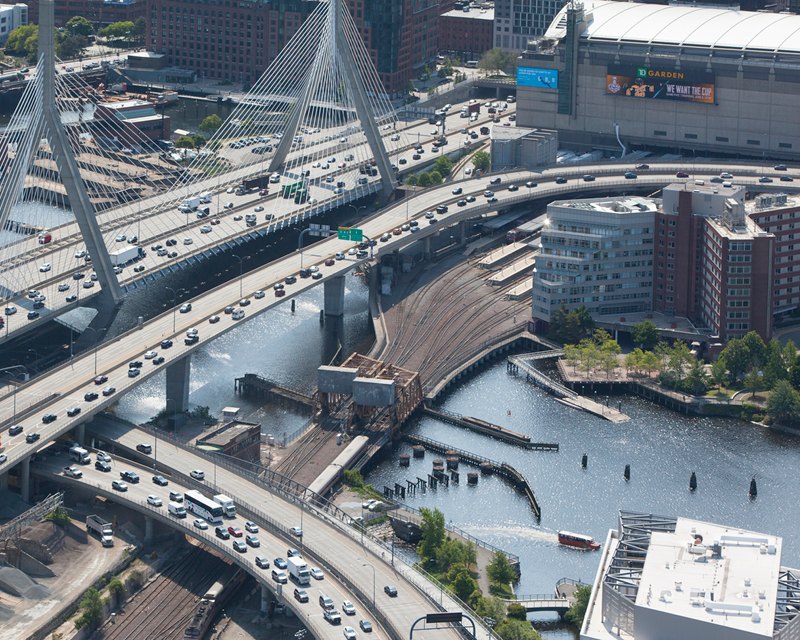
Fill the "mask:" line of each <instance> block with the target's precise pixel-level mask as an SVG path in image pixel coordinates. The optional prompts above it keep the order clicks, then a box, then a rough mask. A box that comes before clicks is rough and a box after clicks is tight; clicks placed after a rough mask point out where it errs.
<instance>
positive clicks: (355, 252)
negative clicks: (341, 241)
mask: <svg viewBox="0 0 800 640" xmlns="http://www.w3.org/2000/svg"><path fill="white" fill-rule="evenodd" d="M357 253H358V249H356V248H355V247H352V248H351V249H348V250H347V255H348V256H354V255H356V254H357Z"/></svg>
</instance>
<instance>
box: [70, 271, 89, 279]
mask: <svg viewBox="0 0 800 640" xmlns="http://www.w3.org/2000/svg"><path fill="white" fill-rule="evenodd" d="M85 277H86V274H85V273H81V272H80V271H78V272H76V273H73V274H72V279H73V280H83V279H84V278H85Z"/></svg>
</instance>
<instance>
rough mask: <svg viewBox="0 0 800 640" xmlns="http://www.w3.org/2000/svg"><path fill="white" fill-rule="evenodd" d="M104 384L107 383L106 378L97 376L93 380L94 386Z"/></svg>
mask: <svg viewBox="0 0 800 640" xmlns="http://www.w3.org/2000/svg"><path fill="white" fill-rule="evenodd" d="M104 382H108V376H97V377H96V378H95V379H94V383H95V384H103V383H104Z"/></svg>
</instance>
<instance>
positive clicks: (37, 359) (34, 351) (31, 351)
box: [28, 349, 39, 376]
mask: <svg viewBox="0 0 800 640" xmlns="http://www.w3.org/2000/svg"><path fill="white" fill-rule="evenodd" d="M28 353H33V354H34V355H35V356H36V364H35V365H34V370H35V371H36V375H37V376H38V375H39V352H38V351H37V350H36V349H28Z"/></svg>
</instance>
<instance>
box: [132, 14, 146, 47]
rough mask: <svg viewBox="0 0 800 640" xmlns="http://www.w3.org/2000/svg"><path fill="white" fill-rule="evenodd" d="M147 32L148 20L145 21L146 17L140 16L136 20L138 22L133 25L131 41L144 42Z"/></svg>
mask: <svg viewBox="0 0 800 640" xmlns="http://www.w3.org/2000/svg"><path fill="white" fill-rule="evenodd" d="M146 30H147V20H145V17H144V16H139V17H138V18H136V22H134V23H133V29H131V34H130V37H131V39H133V40H135V41H136V42H144V38H145V35H146Z"/></svg>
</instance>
